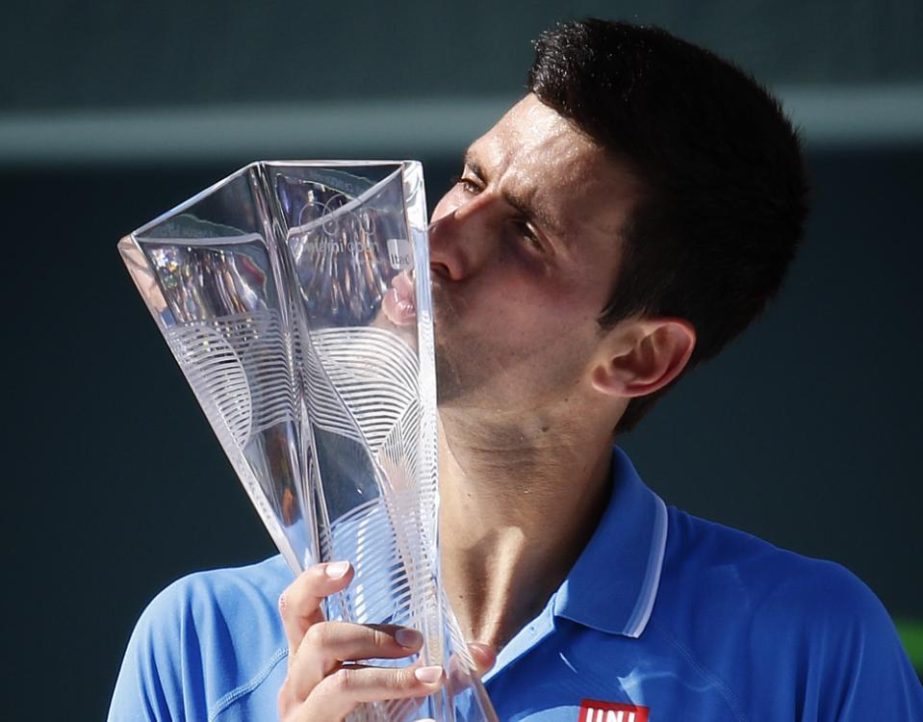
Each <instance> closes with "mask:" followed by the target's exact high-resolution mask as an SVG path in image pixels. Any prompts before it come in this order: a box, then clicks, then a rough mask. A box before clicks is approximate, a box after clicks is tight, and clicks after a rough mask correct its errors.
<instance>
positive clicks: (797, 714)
mask: <svg viewBox="0 0 923 722" xmlns="http://www.w3.org/2000/svg"><path fill="white" fill-rule="evenodd" d="M613 481H614V488H613V493H612V495H611V498H610V502H609V505H608V507H607V509H606V511H605V512H604V514H603V517H602V519H601V521H600V522H599V526H598V527H597V529H596V531H595V533H594V535H593V536H592V538H591V539H590V542H589V544H588V545H587V547H586V548H585V549H584V551H583V553H582V554H581V556H580V557H579V559H578V560H577V562H576V564H575V565H574V567H573V568H572V569H571V571H570V573H569V574H568V576H567V578H566V579H565V580H564V582H563V584H562V585H561V587H560V588H559V589H558V590H557V592H555V594H554V595H552V597H551V598H550V599H549V600H548V603H547V604H546V605H545V608H544V609H543V610H542V612H541V613H540V614H539V615H538V616H537V617H536V618H535V619H533V620H532V621H531V622H530V623H528V624H527V625H526V626H525V627H524V628H523V629H522V630H520V632H519V633H518V634H517V635H516V636H515V637H514V638H513V639H512V640H511V641H510V642H509V644H508V645H507V646H506V647H504V649H503V650H502V651H501V652H500V655H499V657H498V660H497V664H496V665H495V667H494V668H493V669H492V670H491V671H490V672H489V673H488V674H487V675H486V676H485V678H484V679H485V684H486V687H487V690H488V692H489V694H490V697H491V699H492V701H493V703H494V706H495V708H496V710H497V713H498V715H499V718H500V719H501V720H502V721H503V722H519V721H522V722H565V721H566V722H660V721H661V720H663V721H665V722H666V721H669V722H693V721H698V720H701V721H702V722H705V721H708V722H722V721H724V720H728V721H729V722H730V721H731V720H733V721H734V722H741V721H743V720H754V721H756V720H761V721H762V720H767V721H772V722H776V721H778V722H783V720H784V721H785V722H791V721H792V720H803V721H807V720H825V721H826V720H830V721H832V720H837V721H838V722H853V721H855V722H860V721H861V722H871V721H872V720H888V721H889V722H898V721H904V720H906V721H907V722H910V721H914V722H919V721H920V720H923V687H921V685H920V682H919V680H918V678H917V676H916V674H915V673H914V671H913V669H912V668H911V666H910V663H909V662H908V660H907V657H906V655H905V653H904V651H903V649H902V647H901V644H900V641H899V639H898V637H897V634H896V632H895V630H894V626H893V624H892V623H891V620H890V618H889V616H888V614H887V613H886V611H885V609H884V608H883V607H882V605H881V603H880V602H879V601H878V599H877V598H876V597H875V595H874V594H873V593H872V592H871V591H870V590H869V589H868V587H866V586H865V585H864V584H863V583H862V582H861V581H859V580H858V579H857V578H856V577H855V576H853V575H852V574H851V573H850V572H848V571H847V570H846V569H844V568H843V567H841V566H839V565H837V564H833V563H831V562H825V561H817V560H814V559H808V558H805V557H802V556H798V555H796V554H792V553H790V552H786V551H783V550H780V549H778V548H776V547H773V546H772V545H770V544H767V543H766V542H764V541H761V540H759V539H757V538H755V537H753V536H750V535H748V534H744V533H742V532H739V531H735V530H733V529H728V528H726V527H723V526H721V525H719V524H714V523H712V522H708V521H704V520H702V519H698V518H696V517H693V516H690V515H689V514H686V513H684V512H682V511H679V510H677V509H675V508H672V507H667V506H666V505H665V504H664V503H663V501H661V499H660V498H659V497H658V496H657V495H656V494H654V493H653V492H652V491H651V490H650V489H648V488H647V487H646V486H645V485H644V483H643V482H642V481H641V479H640V478H639V476H638V474H637V472H636V471H635V469H634V467H633V466H632V464H631V462H630V460H629V459H628V457H627V456H626V455H625V453H624V452H623V451H621V450H620V449H618V448H616V449H615V451H614V454H613ZM291 579H292V577H291V572H290V571H289V570H288V568H287V567H286V566H285V563H284V562H283V561H282V559H281V557H274V558H272V559H269V560H268V561H265V562H263V563H261V564H256V565H254V566H250V567H243V568H240V569H226V570H219V571H211V572H203V573H199V574H193V575H191V576H189V577H186V578H184V579H181V580H180V581H178V582H176V583H174V584H173V585H171V586H170V587H168V588H167V589H166V590H164V591H163V592H162V593H161V594H160V595H158V596H157V597H156V598H155V599H154V601H153V602H152V603H151V604H150V606H149V607H148V609H147V610H145V612H144V614H143V615H142V616H141V619H140V620H139V622H138V625H137V627H136V629H135V631H134V633H133V635H132V638H131V641H130V642H129V645H128V650H127V652H126V655H125V659H124V661H123V664H122V669H121V672H120V674H119V679H118V682H117V684H116V688H115V693H114V696H113V699H112V706H111V709H110V713H109V719H110V720H112V721H113V722H121V721H122V720H125V721H130V720H202V721H205V720H208V721H212V720H214V721H216V722H230V721H231V720H273V719H276V714H277V713H276V695H277V693H278V690H279V688H280V687H281V685H282V681H283V679H284V678H285V674H286V668H287V664H286V655H287V645H286V641H285V635H284V632H283V630H282V627H281V624H280V621H279V618H278V613H277V611H276V600H277V599H278V596H279V595H280V594H281V593H282V591H283V590H284V589H285V587H286V586H288V584H289V583H290V582H291Z"/></svg>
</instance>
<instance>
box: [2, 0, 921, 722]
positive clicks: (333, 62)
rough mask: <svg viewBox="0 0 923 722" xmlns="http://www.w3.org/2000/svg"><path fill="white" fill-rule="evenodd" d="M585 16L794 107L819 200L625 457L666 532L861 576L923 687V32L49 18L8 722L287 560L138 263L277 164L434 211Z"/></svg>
mask: <svg viewBox="0 0 923 722" xmlns="http://www.w3.org/2000/svg"><path fill="white" fill-rule="evenodd" d="M586 15H597V16H602V17H611V18H622V19H629V20H634V21H637V22H644V23H655V24H659V25H662V26H664V27H666V28H667V29H669V30H671V31H674V32H676V33H677V34H680V35H682V36H684V37H686V38H687V39H689V40H692V41H695V42H698V43H700V44H703V45H705V46H707V47H709V48H711V49H713V50H715V51H717V52H718V53H720V54H722V55H724V56H725V57H728V58H730V59H732V60H734V61H736V62H737V63H738V64H740V65H742V66H743V67H745V68H747V69H749V70H750V71H752V72H753V73H754V74H755V75H756V76H757V77H759V78H760V79H761V80H762V81H764V82H765V83H767V84H768V85H769V86H771V87H772V88H773V89H775V90H777V91H778V93H779V94H780V96H781V98H782V99H783V101H784V104H785V105H786V107H787V108H788V110H789V112H790V113H791V114H792V116H793V117H794V119H795V121H796V123H797V124H798V125H799V126H800V128H801V130H802V132H803V135H804V138H805V140H806V144H807V153H808V160H809V165H810V169H811V173H812V178H813V184H814V192H815V210H814V215H813V217H812V219H811V222H810V227H809V233H808V239H807V243H806V245H805V247H804V249H803V252H802V254H801V256H800V257H799V258H798V260H797V262H796V264H795V267H794V268H793V271H792V273H791V276H790V278H789V280H788V282H787V285H786V287H785V289H784V291H783V294H782V296H781V298H780V299H779V300H778V302H777V303H776V304H775V305H774V306H773V307H772V308H771V309H770V310H769V312H768V313H767V314H766V316H765V317H764V318H763V319H762V321H760V322H759V323H758V324H757V325H756V326H754V327H753V328H752V329H750V330H749V331H748V332H747V333H746V334H745V335H744V336H743V337H742V338H741V339H740V340H739V341H738V342H736V343H735V344H734V345H733V346H732V347H731V348H730V349H728V350H727V351H726V352H725V354H724V355H723V356H722V357H721V358H719V359H717V360H716V361H713V362H712V363H711V364H710V365H708V366H706V367H703V368H702V369H700V370H697V371H695V372H694V373H693V374H692V375H691V376H690V377H689V378H687V379H686V380H685V381H684V382H683V383H681V384H680V385H679V387H678V388H676V389H675V390H674V391H673V392H672V394H671V395H670V396H669V397H667V399H666V400H665V401H663V402H662V403H661V404H660V405H659V406H658V407H657V408H656V410H655V411H654V412H653V414H652V415H651V416H650V418H649V419H647V420H646V421H645V422H644V423H643V424H642V425H641V427H640V428H639V429H638V430H637V431H636V432H634V433H633V434H631V435H630V436H627V437H625V438H624V439H623V440H622V441H621V443H622V444H623V445H624V446H625V447H626V448H627V449H628V450H629V452H630V453H631V454H632V455H633V457H634V459H635V462H636V464H637V465H638V467H639V468H640V470H641V472H642V474H643V475H644V476H645V478H646V479H647V481H648V482H649V483H650V484H651V485H652V486H653V487H654V488H655V489H656V490H657V491H659V492H660V493H661V495H663V496H664V497H665V498H666V499H667V500H668V502H670V503H675V504H677V505H679V506H682V507H685V508H687V509H688V510H690V511H692V512H693V513H696V514H699V515H702V516H706V517H709V518H712V519H716V520H719V521H722V522H724V523H726V524H730V525H733V526H737V527H741V528H744V529H747V530H749V531H752V532H754V533H756V534H758V535H761V536H763V537H765V538H767V539H769V540H771V541H772V542H774V543H776V544H779V545H782V546H786V547H789V548H791V549H794V550H797V551H799V552H802V553H804V554H809V555H813V556H820V557H826V558H830V559H834V560H837V561H839V562H841V563H843V564H845V565H846V566H847V567H849V568H850V569H852V570H853V571H854V572H856V573H857V574H859V575H860V576H861V577H862V578H863V579H865V580H866V581H867V582H868V583H869V584H870V585H871V587H872V588H873V589H874V590H875V591H876V592H877V594H878V595H879V596H880V597H881V599H882V600H883V601H884V603H885V604H886V606H887V607H888V609H889V611H890V612H891V613H892V615H893V616H894V617H895V619H896V620H897V621H898V622H899V623H900V625H901V628H902V630H903V632H904V634H905V638H906V639H907V640H908V645H909V646H911V647H913V649H914V650H915V651H914V654H916V655H917V656H918V658H917V662H916V663H917V665H918V667H919V665H921V661H920V659H919V647H914V646H913V645H914V643H913V640H912V637H913V635H914V634H915V633H916V634H920V632H919V629H920V627H919V621H920V620H923V564H921V558H923V555H921V552H923V545H921V541H920V539H921V536H920V527H919V524H920V510H921V500H923V491H921V484H920V481H921V473H920V470H919V457H918V450H919V448H920V443H921V442H920V439H921V432H923V424H921V420H920V418H921V416H920V414H921V407H923V403H921V402H923V397H921V396H923V395H921V382H920V379H919V373H920V358H921V355H923V341H921V323H920V311H921V284H920V282H919V273H920V269H921V268H923V248H921V240H923V239H921V233H920V224H919V217H918V214H919V211H920V209H921V207H923V204H921V201H923V181H921V177H923V43H921V41H920V38H921V37H923V4H921V3H920V2H919V0H877V1H874V2H872V1H870V0H849V1H846V0H844V1H840V2H811V1H808V2H797V3H796V2H781V1H780V2H772V3H769V2H763V1H762V0H735V1H734V2H729V1H725V0H709V1H703V2H697V3H690V2H684V1H683V0H649V1H648V2H631V1H629V0H624V1H610V2H590V1H574V2H554V1H553V0H545V1H543V2H528V3H527V2H506V3H502V4H497V3H493V2H486V1H485V0H471V1H469V2H467V3H460V4H446V5H445V6H443V5H442V4H437V3H426V2H407V3H381V2H369V1H367V0H357V1H355V2H351V3H348V4H347V3H319V2H310V1H309V2H297V3H296V2H273V1H266V2H261V3H252V2H240V1H239V0H225V1H224V2H220V3H219V2H192V3H187V2H179V0H160V2H158V3H154V4H147V5H145V4H140V3H113V2H97V3H92V4H87V3H71V2H64V1H63V0H61V1H59V2H49V1H48V0H35V1H34V2H32V3H31V4H25V3H15V4H7V5H6V6H5V7H4V9H3V10H2V11H0V67H2V68H3V72H2V74H0V199H2V200H0V203H2V209H3V219H4V223H3V231H4V233H3V248H4V251H5V253H4V257H5V259H6V262H5V263H4V265H3V278H4V283H3V288H4V308H5V316H4V321H5V329H6V333H5V341H4V348H5V353H4V356H5V359H6V360H7V361H11V362H12V365H11V367H7V368H9V371H8V372H7V376H6V381H5V389H4V393H3V395H4V399H5V400H4V407H5V414H4V417H5V419H6V428H7V433H6V434H4V436H5V438H6V443H5V452H6V453H5V455H4V458H5V461H6V463H5V470H6V479H7V481H6V486H7V489H8V491H10V497H8V498H7V502H6V503H5V504H4V505H3V509H4V517H5V519H4V523H3V529H4V533H5V535H6V542H5V544H4V555H5V568H6V569H7V570H9V571H11V572H12V577H11V578H10V577H9V576H8V581H7V585H6V589H7V592H6V594H5V595H4V597H5V603H6V604H7V605H8V608H7V610H6V613H5V614H4V615H3V619H4V626H5V627H7V630H6V631H5V633H4V638H5V639H6V640H7V641H6V644H5V647H6V655H7V657H8V662H7V665H8V668H9V669H10V670H11V672H12V674H11V675H8V676H7V684H6V688H7V690H8V695H7V696H8V699H7V700H5V704H4V707H5V709H6V710H9V711H8V712H5V715H7V714H8V715H9V717H8V718H9V719H22V718H27V717H28V718H39V719H63V718H79V719H93V718H100V717H102V716H103V715H104V713H105V710H106V708H107V703H108V697H109V694H110V692H111V688H112V685H113V683H114V680H115V675H116V673H117V670H118V665H119V661H120V658H121V654H122V652H123V649H124V645H125V643H126V641H127V638H128V635H129V633H130V630H131V628H132V625H133V623H134V620H135V619H136V617H137V615H138V614H139V613H140V611H141V609H142V608H143V606H144V605H145V604H146V603H147V602H148V601H149V600H150V598H151V597H152V596H153V595H154V594H155V593H156V592H157V591H158V590H159V589H160V588H162V587H163V586H164V585H165V584H167V583H168V582H169V581H171V580H172V579H174V578H176V577H177V576H180V575H182V574H184V573H187V572H190V571H193V570H197V569H202V568H208V567H214V566H228V565H236V564H242V563H248V562H252V561H255V560H258V559H260V558H262V557H264V556H267V555H269V554H271V553H273V548H272V546H271V544H270V542H269V540H268V537H267V536H266V535H265V533H264V532H263V530H262V528H261V526H260V523H259V521H258V519H257V517H256V515H255V513H254V512H252V511H251V509H250V507H249V503H248V501H247V500H246V498H245V496H244V493H243V491H242V489H241V488H240V487H239V484H238V483H237V481H236V480H235V478H234V476H233V473H232V471H231V468H230V466H229V464H228V463H227V462H226V461H225V459H224V457H223V456H222V453H221V451H220V449H219V447H218V444H217V442H216V440H215V439H214V438H213V436H212V433H211V431H210V430H209V428H208V427H207V424H206V422H205V419H204V417H203V416H202V414H201V413H200V412H199V410H198V407H197V404H196V402H195V401H194V399H193V397H192V395H191V393H190V392H189V390H188V389H187V387H186V383H185V381H184V380H183V378H182V376H181V374H180V372H179V370H178V368H177V367H176V365H175V363H174V362H173V360H172V358H171V357H170V355H169V353H168V350H167V347H166V345H165V344H164V343H163V341H162V340H161V338H160V336H159V334H158V332H157V330H156V329H155V327H154V325H153V323H151V320H150V318H149V316H148V313H147V311H146V310H145V309H144V307H143V305H142V303H141V301H140V298H139V297H138V296H137V294H136V292H135V290H134V288H133V287H132V285H131V283H130V281H129V278H128V275H127V274H126V272H125V271H124V270H123V268H122V265H121V262H120V260H119V259H118V257H117V254H116V252H115V243H116V241H117V240H118V239H119V237H120V236H122V235H124V234H126V233H127V232H129V231H131V230H132V229H133V228H135V227H137V226H139V225H141V224H142V223H144V222H146V221H147V220H149V219H151V218H153V217H154V216H155V215H157V214H159V213H161V212H162V211H164V210H167V209H168V208H170V207H171V206H173V205H175V204H176V203H178V202H180V201H182V200H184V199H185V198H187V197H188V196H189V195H191V194H193V193H194V192H196V191H198V190H200V189H201V188H203V187H205V186H206V185H208V184H210V183H212V182H214V181H216V180H218V179H219V178H221V177H223V176H225V175H227V174H228V173H230V172H232V171H233V170H235V169H236V168H237V167H239V166H240V165H242V164H244V163H246V162H248V161H250V160H254V159H257V158H322V157H351V158H358V157H377V158H383V157H392V158H394V157H408V158H419V159H421V160H423V161H424V163H425V168H426V173H427V183H428V192H429V198H430V204H431V205H432V203H433V202H434V201H435V200H436V199H438V197H439V196H440V195H441V193H442V192H443V191H444V190H445V189H446V188H447V187H448V184H449V178H450V177H451V175H452V174H453V173H454V172H457V170H458V167H459V162H458V161H459V158H460V155H461V152H462V151H463V149H464V147H465V146H466V145H467V143H468V142H470V141H471V140H472V139H473V138H474V137H475V136H476V135H477V134H478V133H480V132H482V131H483V130H485V129H486V128H488V127H489V126H490V125H491V124H492V122H493V121H494V120H496V118H497V117H498V116H499V115H500V114H501V113H502V111H503V109H504V108H505V107H506V106H507V105H509V104H510V103H511V102H512V101H513V100H515V99H516V98H517V97H518V96H519V95H521V93H522V92H523V87H524V82H525V73H526V69H527V67H528V64H529V62H530V59H531V48H530V40H531V39H532V38H534V37H535V35H536V34H537V33H538V32H539V31H540V30H541V29H543V28H545V27H546V26H548V25H550V24H551V23H552V22H554V21H555V20H559V19H566V18H573V17H582V16H586ZM915 624H916V625H917V626H914V625H915ZM915 630H916V631H915ZM917 644H919V642H918V643H917ZM9 693H12V695H11V696H12V700H10V699H9V697H10V694H9Z"/></svg>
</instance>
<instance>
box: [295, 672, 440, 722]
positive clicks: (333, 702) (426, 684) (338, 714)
mask: <svg viewBox="0 0 923 722" xmlns="http://www.w3.org/2000/svg"><path fill="white" fill-rule="evenodd" d="M444 679H445V676H444V675H443V671H442V667H420V666H417V665H413V666H410V667H403V668H400V669H393V668H392V669H385V668H381V667H342V668H340V669H338V670H337V671H336V672H334V673H333V674H331V675H329V676H328V677H325V678H324V679H323V681H322V682H321V683H320V684H318V685H317V687H316V688H315V689H314V691H313V692H312V693H311V695H310V697H309V698H308V699H307V700H305V702H304V704H303V705H302V706H301V709H300V710H299V714H298V717H297V719H298V720H299V722H313V721H314V720H331V719H337V720H339V719H341V718H343V717H345V716H346V715H348V714H349V713H350V712H352V711H353V710H354V709H355V708H356V707H357V706H358V705H360V704H362V703H363V702H376V701H382V700H394V699H408V698H412V697H424V696H426V695H429V694H433V693H434V692H435V691H436V690H438V689H439V687H440V686H441V685H442V683H443V681H444Z"/></svg>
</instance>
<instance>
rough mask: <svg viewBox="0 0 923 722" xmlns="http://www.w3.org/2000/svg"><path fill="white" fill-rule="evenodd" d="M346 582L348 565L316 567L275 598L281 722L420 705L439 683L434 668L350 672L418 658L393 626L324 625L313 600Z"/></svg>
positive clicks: (484, 659) (488, 658) (482, 660)
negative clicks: (282, 651) (386, 704)
mask: <svg viewBox="0 0 923 722" xmlns="http://www.w3.org/2000/svg"><path fill="white" fill-rule="evenodd" d="M352 577H353V570H352V568H351V566H350V565H349V563H348V562H331V563H328V564H316V565H314V566H313V567H311V568H310V569H308V570H307V571H306V572H304V573H303V574H301V575H300V576H299V577H298V578H297V579H296V580H295V581H294V582H293V583H292V584H291V586H289V587H288V589H286V590H285V592H283V593H282V596H281V597H279V611H280V613H281V615H282V623H283V625H284V626H285V636H286V637H287V639H288V649H289V654H288V675H287V676H286V678H285V682H284V683H283V685H282V689H281V690H280V691H279V717H280V719H281V720H283V722H296V721H297V722H313V721H314V720H317V721H318V722H320V721H323V722H331V721H332V720H342V719H344V718H345V717H346V715H348V714H349V713H350V712H352V711H353V710H354V709H355V708H356V707H357V706H359V705H360V704H361V703H363V702H380V701H385V700H396V699H408V698H412V697H424V696H426V695H429V694H432V693H433V692H435V691H436V690H438V689H439V688H440V687H441V686H442V684H443V683H444V682H445V674H444V671H443V669H442V668H441V667H421V666H420V664H419V663H414V664H412V665H408V666H406V667H401V668H380V667H368V666H364V665H361V664H354V662H356V660H362V659H370V658H381V659H399V658H401V657H408V656H410V655H412V654H414V653H415V652H418V651H419V650H420V647H421V645H422V643H423V637H422V635H421V634H420V633H419V632H418V631H416V630H414V629H408V628H406V627H397V626H394V625H363V624H349V623H346V622H328V621H326V620H325V619H324V615H323V612H322V611H321V608H320V605H321V600H322V599H323V598H324V597H327V596H329V595H331V594H334V593H336V592H339V591H340V590H342V589H344V588H345V587H346V586H347V585H348V584H349V583H350V581H351V580H352ZM471 652H472V656H473V657H474V659H475V664H476V665H478V671H479V673H483V672H484V671H486V670H487V669H489V668H490V666H491V665H492V664H493V661H494V655H493V653H492V652H491V651H490V650H489V649H488V648H487V647H485V646H484V645H480V644H477V645H474V644H473V645H471Z"/></svg>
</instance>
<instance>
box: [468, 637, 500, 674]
mask: <svg viewBox="0 0 923 722" xmlns="http://www.w3.org/2000/svg"><path fill="white" fill-rule="evenodd" d="M468 651H469V652H470V653H471V659H472V660H474V671H475V672H476V673H477V676H478V677H483V676H484V675H485V674H487V672H488V671H490V668H491V667H493V666H494V664H496V662H497V652H496V650H495V649H494V648H493V647H491V646H490V645H489V644H483V643H481V642H469V643H468Z"/></svg>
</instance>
